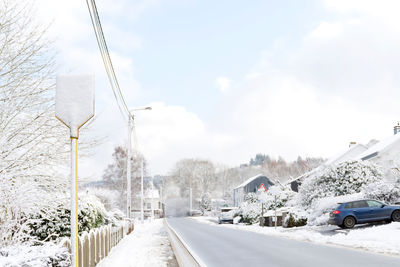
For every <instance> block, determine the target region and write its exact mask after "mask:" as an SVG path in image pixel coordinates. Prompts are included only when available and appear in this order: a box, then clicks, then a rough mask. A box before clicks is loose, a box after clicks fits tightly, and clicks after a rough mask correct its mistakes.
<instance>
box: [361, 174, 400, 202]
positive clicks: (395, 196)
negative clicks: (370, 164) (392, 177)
mask: <svg viewBox="0 0 400 267" xmlns="http://www.w3.org/2000/svg"><path fill="white" fill-rule="evenodd" d="M363 193H364V197H365V198H370V199H376V200H380V201H383V202H385V203H388V204H394V203H396V202H399V201H400V178H397V181H395V182H387V181H377V182H375V183H373V184H369V185H368V186H366V187H365V188H364V190H363Z"/></svg>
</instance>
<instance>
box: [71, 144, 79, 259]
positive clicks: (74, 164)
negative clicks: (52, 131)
mask: <svg viewBox="0 0 400 267" xmlns="http://www.w3.org/2000/svg"><path fill="white" fill-rule="evenodd" d="M78 242H79V240H78V138H77V137H71V250H72V251H71V252H72V264H73V265H75V266H76V267H79V260H78V248H79V245H78Z"/></svg>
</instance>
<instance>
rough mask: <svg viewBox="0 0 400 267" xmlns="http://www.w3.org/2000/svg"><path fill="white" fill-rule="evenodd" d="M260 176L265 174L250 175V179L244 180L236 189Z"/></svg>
mask: <svg viewBox="0 0 400 267" xmlns="http://www.w3.org/2000/svg"><path fill="white" fill-rule="evenodd" d="M260 176H265V175H264V174H261V173H260V174H257V175H256V176H253V177H250V178H249V179H247V180H246V181H244V182H243V183H241V184H240V185H238V186H236V187H235V188H234V189H238V188H240V187H244V186H245V185H247V184H248V183H250V182H251V181H253V180H255V179H257V178H258V177H260Z"/></svg>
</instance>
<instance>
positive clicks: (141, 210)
mask: <svg viewBox="0 0 400 267" xmlns="http://www.w3.org/2000/svg"><path fill="white" fill-rule="evenodd" d="M143 165H144V164H143V158H142V168H141V169H142V175H141V179H140V180H141V194H140V219H141V221H142V223H143V221H144V212H143V198H144V193H143Z"/></svg>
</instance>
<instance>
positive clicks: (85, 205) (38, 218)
mask: <svg viewBox="0 0 400 267" xmlns="http://www.w3.org/2000/svg"><path fill="white" fill-rule="evenodd" d="M78 203H79V212H78V231H79V233H82V232H84V231H86V232H89V231H90V230H91V229H93V228H97V227H100V226H102V225H106V224H108V223H111V222H113V221H114V220H113V219H112V217H110V216H109V214H108V213H107V211H106V210H105V208H104V206H103V204H102V203H101V202H100V201H99V199H97V198H96V197H95V196H92V195H87V194H82V195H80V196H79V201H78ZM70 216H71V211H70V209H69V206H68V207H67V205H66V203H64V202H59V203H58V204H56V205H55V208H54V207H53V206H50V207H47V208H42V209H40V210H39V211H38V212H36V213H31V214H29V215H28V216H27V226H28V227H27V229H26V230H25V231H26V233H27V234H28V235H29V236H30V237H32V239H33V240H34V241H36V243H37V241H49V240H57V239H59V238H61V237H65V236H70V234H71V233H70Z"/></svg>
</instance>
